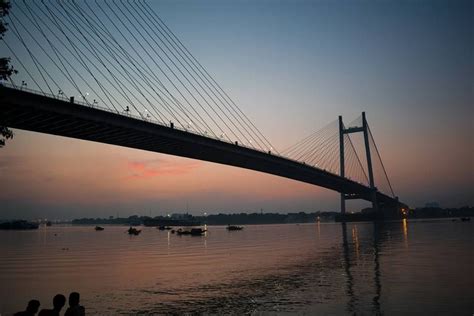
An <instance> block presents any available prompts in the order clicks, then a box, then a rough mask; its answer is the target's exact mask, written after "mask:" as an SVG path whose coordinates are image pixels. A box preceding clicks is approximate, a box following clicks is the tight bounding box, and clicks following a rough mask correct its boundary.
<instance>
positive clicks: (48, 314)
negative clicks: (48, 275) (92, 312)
mask: <svg viewBox="0 0 474 316" xmlns="http://www.w3.org/2000/svg"><path fill="white" fill-rule="evenodd" d="M65 304H66V296H64V295H62V294H57V295H55V296H54V298H53V309H42V310H41V311H40V312H39V314H38V316H59V312H60V311H61V309H62V308H63V307H64V305H65Z"/></svg>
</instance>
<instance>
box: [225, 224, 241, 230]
mask: <svg viewBox="0 0 474 316" xmlns="http://www.w3.org/2000/svg"><path fill="white" fill-rule="evenodd" d="M242 229H244V227H243V226H235V225H227V230H228V231H231V230H242Z"/></svg>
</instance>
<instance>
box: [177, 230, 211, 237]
mask: <svg viewBox="0 0 474 316" xmlns="http://www.w3.org/2000/svg"><path fill="white" fill-rule="evenodd" d="M206 231H207V230H205V229H202V228H191V230H183V229H181V228H180V229H178V230H177V231H176V233H177V234H178V235H180V236H181V235H191V236H202V235H204V233H205V232H206Z"/></svg>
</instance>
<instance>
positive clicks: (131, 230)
mask: <svg viewBox="0 0 474 316" xmlns="http://www.w3.org/2000/svg"><path fill="white" fill-rule="evenodd" d="M127 232H128V234H129V235H135V236H137V235H138V234H140V233H141V232H142V231H141V229H136V228H134V227H130V228H129V229H128V230H127Z"/></svg>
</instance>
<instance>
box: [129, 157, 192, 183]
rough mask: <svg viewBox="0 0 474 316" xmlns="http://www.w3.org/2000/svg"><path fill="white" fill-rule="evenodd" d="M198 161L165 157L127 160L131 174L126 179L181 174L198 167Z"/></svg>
mask: <svg viewBox="0 0 474 316" xmlns="http://www.w3.org/2000/svg"><path fill="white" fill-rule="evenodd" d="M200 164H201V163H200V162H198V161H189V162H188V161H186V162H183V161H176V160H165V159H152V160H140V161H128V162H127V168H128V170H129V171H130V173H131V175H129V176H128V177H127V179H147V178H153V177H159V176H166V175H182V174H186V173H189V172H191V171H192V170H194V169H196V168H197V167H199V165H200Z"/></svg>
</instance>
